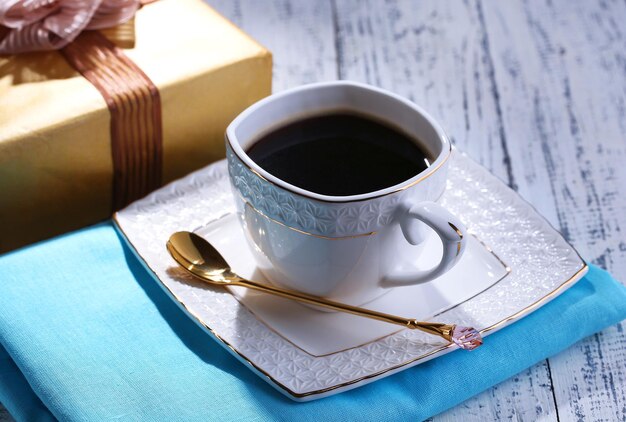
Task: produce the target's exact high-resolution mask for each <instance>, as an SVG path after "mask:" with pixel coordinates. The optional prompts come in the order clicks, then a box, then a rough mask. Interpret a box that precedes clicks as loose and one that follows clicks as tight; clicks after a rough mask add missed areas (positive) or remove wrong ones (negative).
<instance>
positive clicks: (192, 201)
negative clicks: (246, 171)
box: [117, 151, 584, 398]
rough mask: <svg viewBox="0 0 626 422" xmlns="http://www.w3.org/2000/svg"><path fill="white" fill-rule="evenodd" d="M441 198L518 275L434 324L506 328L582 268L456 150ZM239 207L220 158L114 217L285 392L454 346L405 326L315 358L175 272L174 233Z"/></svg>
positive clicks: (334, 382)
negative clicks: (169, 250)
mask: <svg viewBox="0 0 626 422" xmlns="http://www.w3.org/2000/svg"><path fill="white" fill-rule="evenodd" d="M440 202H441V204H442V205H443V206H444V207H447V208H448V209H449V210H450V211H452V212H453V213H455V214H456V215H457V216H458V217H459V218H460V219H461V220H463V222H464V223H465V224H466V225H467V226H468V227H469V228H470V231H471V232H473V233H475V234H476V235H477V236H478V237H480V238H481V239H483V240H484V241H485V242H486V243H487V244H489V245H491V246H492V247H493V249H494V251H495V252H496V253H497V254H498V255H499V256H500V257H502V259H503V260H505V262H507V263H509V265H511V268H512V272H511V274H510V275H509V276H508V277H506V278H505V279H504V280H503V281H502V282H500V283H498V284H496V285H495V286H493V287H492V288H490V289H488V290H487V291H485V292H483V293H481V294H480V295H478V296H476V297H474V298H473V299H471V300H469V301H467V302H465V303H463V304H462V305H460V306H457V307H456V308H453V309H451V310H449V311H447V312H445V313H443V314H441V315H438V316H437V320H438V321H441V322H451V323H455V324H458V325H464V326H471V327H475V328H477V329H479V330H483V329H486V328H489V327H492V326H494V325H496V324H498V325H497V327H495V328H494V329H493V330H487V331H486V332H484V333H483V335H488V334H489V333H491V332H493V331H495V330H496V329H498V328H501V327H503V326H504V325H506V323H501V322H502V321H504V320H507V319H509V318H510V319H511V321H512V320H515V319H517V318H519V317H521V316H523V315H524V314H526V313H528V312H530V310H531V309H530V308H529V307H530V306H531V305H533V304H534V303H535V302H537V301H538V300H541V299H543V298H545V297H546V296H549V295H550V294H552V293H553V292H554V291H555V290H557V289H559V287H561V286H562V285H563V284H564V283H567V282H570V283H572V282H573V281H574V280H575V279H574V278H573V277H574V276H575V275H576V274H577V273H578V272H579V271H580V270H581V269H582V268H583V267H584V263H583V261H582V260H581V259H580V257H579V256H578V254H577V253H576V251H575V250H574V249H573V248H572V247H571V246H569V245H568V244H567V243H566V242H565V240H564V239H563V238H562V236H561V235H560V234H559V233H558V232H556V231H555V230H554V229H553V228H552V227H551V226H550V225H549V224H548V223H547V222H546V221H545V220H544V219H543V218H542V217H541V216H539V215H538V214H537V213H536V211H535V210H534V209H533V208H532V207H531V206H530V205H529V204H528V203H526V202H525V201H524V200H522V199H521V198H520V197H519V196H518V195H517V194H516V193H515V192H513V191H511V190H510V189H509V188H508V187H506V186H505V185H504V184H503V183H502V182H500V181H499V180H498V179H496V178H495V177H494V176H493V175H491V174H490V173H489V172H488V171H487V170H485V169H484V168H482V167H481V166H480V165H478V164H476V163H475V162H473V161H472V160H470V159H469V158H468V157H466V156H464V155H462V154H461V153H459V152H458V151H454V152H453V156H452V157H451V163H450V171H449V177H448V185H447V189H446V192H445V193H444V195H443V196H442V198H441V200H440ZM233 211H234V203H233V199H232V196H231V190H230V186H229V182H228V175H227V171H226V163H225V161H222V162H219V163H216V164H213V165H211V166H209V167H206V168H204V169H202V170H199V171H197V172H195V173H193V174H191V175H189V176H188V177H185V178H183V179H181V180H178V181H176V182H174V183H171V184H169V185H167V186H165V187H164V188H162V189H160V190H158V191H157V192H155V193H153V194H151V195H150V196H148V197H146V198H144V199H142V200H140V201H137V202H135V203H134V204H132V205H130V206H129V207H128V208H126V209H124V210H122V211H121V212H119V213H118V214H117V222H118V224H119V225H120V227H121V229H122V230H123V232H124V234H125V235H126V236H127V238H128V240H129V241H130V243H131V244H132V245H133V247H134V248H135V249H136V251H137V253H138V255H139V256H140V257H141V258H142V259H143V260H144V261H145V263H146V264H147V266H148V267H149V268H150V269H151V270H152V271H153V272H154V273H155V275H156V277H158V279H159V280H161V282H162V283H163V284H164V285H165V286H166V287H167V288H168V289H169V290H170V291H171V292H172V293H173V294H174V295H175V296H176V298H177V299H178V300H179V301H180V302H181V303H182V304H183V306H184V307H185V308H186V309H187V311H188V312H189V313H191V314H192V315H193V316H194V317H195V318H197V320H198V321H200V322H201V323H202V324H203V325H204V326H205V327H208V328H209V329H210V330H211V331H212V332H213V333H214V334H216V335H217V336H219V339H221V341H223V342H227V343H228V344H229V345H230V346H231V347H232V348H233V349H234V350H235V351H236V352H237V353H239V355H240V356H242V357H243V359H246V360H248V361H250V362H251V363H253V364H254V365H255V366H256V367H257V368H258V369H259V370H261V371H262V372H264V373H266V374H267V375H268V376H269V377H270V379H271V380H272V381H273V382H274V383H276V385H277V386H278V387H279V388H281V389H282V391H285V392H287V393H291V394H295V395H302V394H307V393H309V394H315V395H314V396H309V398H315V397H321V396H322V395H323V392H324V390H327V389H332V392H339V391H343V390H345V389H347V388H353V387H355V386H357V385H359V382H356V381H359V380H362V379H363V378H365V377H367V380H371V379H373V378H375V377H377V376H384V375H387V374H390V373H392V372H393V371H392V370H393V369H398V368H402V369H404V368H408V367H410V366H412V365H415V364H418V363H421V362H424V361H425V359H427V358H432V357H436V356H438V355H439V354H441V353H445V352H447V351H450V350H453V347H454V346H450V347H447V348H443V347H444V346H445V343H443V342H442V341H440V339H438V338H437V337H433V336H429V335H426V334H424V333H421V332H418V331H409V330H403V331H400V332H398V333H396V334H393V335H390V336H387V337H385V338H383V339H380V340H377V341H374V342H372V343H369V344H366V345H364V346H361V347H356V348H353V349H350V350H346V351H343V352H338V353H335V354H332V355H328V356H323V357H314V356H311V355H309V354H307V353H305V352H304V351H302V350H300V349H298V348H297V347H295V346H293V345H292V344H291V343H290V342H289V341H287V340H286V339H284V338H282V337H281V336H279V335H278V334H276V333H274V332H273V331H272V330H270V329H269V328H268V327H266V326H265V325H264V324H263V323H261V322H259V321H258V320H257V319H256V318H255V317H254V315H253V314H251V313H250V312H249V311H248V310H247V309H246V308H245V307H244V306H243V305H241V304H240V303H239V302H238V301H237V300H236V299H235V298H234V297H233V296H232V295H230V294H229V293H226V292H225V291H224V290H222V289H214V288H210V287H207V286H206V285H204V284H202V283H199V282H197V281H195V280H193V279H191V278H190V277H188V276H186V275H185V274H184V273H182V270H181V271H176V264H175V262H174V261H173V259H172V258H171V257H170V256H169V255H168V253H167V251H166V250H165V242H166V241H167V239H168V237H169V235H170V234H171V233H173V232H175V231H178V230H194V229H197V228H199V227H201V226H204V225H206V224H207V223H208V222H209V221H211V220H213V219H216V218H219V217H220V216H222V215H224V214H226V213H230V212H233ZM527 308H528V309H527ZM511 317H513V318H511ZM511 321H507V323H508V322H511ZM500 323H501V324H500ZM218 341H219V340H218ZM363 382H365V380H363ZM347 383H351V384H349V385H346V384H347ZM330 393H331V392H329V393H328V394H330Z"/></svg>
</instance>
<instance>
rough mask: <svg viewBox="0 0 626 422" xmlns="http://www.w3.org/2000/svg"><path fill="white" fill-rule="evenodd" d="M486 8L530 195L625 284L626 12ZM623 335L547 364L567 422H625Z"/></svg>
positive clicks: (584, 5) (515, 150)
mask: <svg viewBox="0 0 626 422" xmlns="http://www.w3.org/2000/svg"><path fill="white" fill-rule="evenodd" d="M483 7H484V16H485V21H486V27H487V28H488V32H489V33H492V34H499V35H500V36H498V37H492V42H491V51H492V57H493V62H494V68H495V78H496V82H497V84H498V86H501V87H506V89H503V90H502V95H501V102H502V104H504V105H505V107H503V113H502V114H503V122H504V127H505V132H506V133H507V134H510V135H509V145H510V153H511V156H512V157H516V160H514V162H513V164H514V165H513V176H514V179H515V181H516V183H517V185H518V188H519V191H520V193H522V195H524V196H525V197H526V198H527V199H529V200H530V201H531V202H532V203H533V204H535V206H536V207H537V208H538V209H539V210H540V211H541V212H542V213H543V214H544V215H546V216H547V217H548V219H549V220H550V221H551V222H552V223H553V224H554V225H555V226H556V227H557V228H559V229H560V230H561V232H562V233H563V234H564V235H565V236H566V237H567V238H568V239H569V240H570V241H571V242H572V243H573V244H574V245H575V246H576V248H577V249H578V250H579V251H580V253H581V254H582V255H583V256H585V257H587V259H589V260H591V261H592V262H593V263H595V264H598V265H600V266H602V267H604V268H606V269H608V270H609V271H611V272H612V273H613V274H614V275H615V276H616V277H617V278H618V279H620V280H622V282H624V281H626V241H625V239H626V236H625V235H624V233H623V231H622V230H623V229H625V228H626V226H625V225H624V223H623V219H624V217H626V186H625V184H626V167H625V166H624V162H625V161H624V159H625V158H626V137H625V135H624V134H625V133H626V132H625V129H626V26H625V25H624V23H625V22H626V3H625V2H623V1H598V2H595V1H594V2H568V1H562V0H555V1H544V0H533V1H528V2H515V3H511V4H509V5H508V7H500V6H499V5H497V4H495V3H494V2H484V3H483ZM517 157H520V159H519V160H517ZM518 161H519V164H517V163H518ZM623 328H624V323H621V324H618V325H617V326H615V327H612V328H609V329H607V330H605V331H603V332H602V333H599V334H596V335H594V336H591V337H589V338H587V339H585V340H584V341H582V342H580V343H578V344H576V345H575V346H574V347H572V348H570V349H568V350H566V351H564V352H563V353H561V354H559V355H558V356H556V357H554V358H551V359H550V360H549V363H550V369H551V373H552V384H553V389H554V394H555V398H556V404H557V408H558V413H559V416H560V417H561V419H562V420H583V419H584V420H594V421H596V420H604V421H619V420H626V335H625V333H624V329H623Z"/></svg>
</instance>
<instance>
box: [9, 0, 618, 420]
mask: <svg viewBox="0 0 626 422" xmlns="http://www.w3.org/2000/svg"><path fill="white" fill-rule="evenodd" d="M208 2H209V3H210V4H212V5H213V6H214V7H215V8H217V10H219V11H220V12H221V13H223V14H224V15H225V16H226V17H228V18H229V19H231V20H232V21H233V22H234V23H235V24H236V25H238V26H240V27H241V28H243V29H244V30H245V31H247V32H248V33H249V34H250V35H252V36H253V37H254V38H256V39H257V40H259V41H260V42H261V43H263V44H264V45H265V46H267V47H268V48H269V49H270V50H271V51H272V52H273V53H274V60H275V65H274V91H281V90H283V89H285V88H289V87H294V86H297V85H301V84H304V83H309V82H316V81H326V80H333V79H352V80H357V81H362V82H366V83H369V84H373V85H378V86H381V87H384V88H387V89H389V90H391V91H394V92H396V93H399V94H401V95H404V96H406V97H407V98H410V99H411V100H413V101H415V102H416V103H418V104H420V105H422V106H423V107H424V108H425V109H427V110H429V111H430V112H431V113H432V114H433V115H434V117H435V118H436V119H438V120H439V121H440V122H441V123H442V124H443V126H444V127H445V128H446V129H447V131H448V133H449V134H450V136H451V137H452V139H453V142H454V143H455V144H456V145H457V146H458V147H459V148H460V149H462V150H463V151H465V152H467V153H468V154H469V155H470V156H471V157H473V158H474V159H475V160H477V161H479V162H480V163H482V164H483V165H484V166H486V167H487V168H489V169H490V170H491V171H492V172H493V173H494V174H496V175H497V176H498V177H500V178H501V179H502V180H504V181H505V182H506V183H508V184H509V185H510V186H511V187H513V188H514V189H516V190H517V191H518V192H519V193H520V194H521V195H522V196H524V197H525V198H526V199H527V200H529V201H530V202H531V203H532V204H534V205H535V206H536V208H537V209H538V210H539V211H540V212H541V213H542V214H543V215H545V216H546V217H547V218H548V219H549V220H550V222H551V223H552V224H553V225H554V226H555V227H557V228H558V229H560V230H561V232H562V233H563V234H564V235H565V237H566V238H567V239H568V240H569V241H570V242H571V243H572V244H574V246H575V247H576V248H577V249H578V250H579V252H580V253H581V254H582V255H583V256H584V257H586V259H588V260H589V261H590V262H593V263H594V264H597V265H600V266H601V267H604V268H606V269H608V270H609V271H611V272H612V273H613V274H614V275H615V276H616V277H617V278H618V279H621V280H623V281H626V224H625V223H624V221H623V220H624V219H626V135H624V134H625V133H626V2H624V1H623V0H619V1H618V0H615V1H609V0H607V1H582V0H581V1H578V2H571V1H567V0H551V1H550V0H528V1H507V2H504V1H496V0H490V1H487V0H485V1H476V0H466V1H461V0H458V1H452V0H450V1H437V0H432V1H410V0H406V1H382V0H370V1H356V0H341V1H340V0H334V1H333V0H313V1H306V0H208ZM622 230H623V231H622ZM624 328H625V327H624V323H621V324H618V325H617V326H614V327H611V328H608V329H606V330H604V331H603V332H601V333H599V334H596V335H594V336H591V337H589V338H587V339H585V340H583V341H581V342H579V343H578V344H576V345H574V346H573V347H571V348H570V349H568V350H566V351H564V352H562V353H561V354H559V355H557V356H555V357H553V358H550V359H548V360H546V361H543V362H540V363H538V364H537V365H535V366H533V367H532V368H530V369H528V370H526V371H525V372H523V373H521V374H518V375H517V376H515V377H513V378H511V379H509V380H507V381H505V382H503V383H501V384H499V385H497V386H495V387H493V388H491V389H490V390H488V391H486V392H484V393H482V394H480V395H478V396H476V397H474V398H472V399H470V400H468V401H466V402H465V403H463V404H461V405H459V406H457V407H456V408H453V409H451V410H449V411H448V412H446V413H444V414H441V415H438V416H436V417H435V418H433V419H434V420H438V421H444V420H457V419H462V420H464V421H474V420H475V421H489V420H496V419H516V420H537V419H541V420H542V421H559V420H560V421H570V420H585V421H591V420H593V421H597V420H603V421H621V420H626V330H625V329H624ZM9 418H10V417H9V416H8V414H7V413H6V411H4V410H3V409H2V408H1V407H0V421H4V420H9Z"/></svg>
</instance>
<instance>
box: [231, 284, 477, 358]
mask: <svg viewBox="0 0 626 422" xmlns="http://www.w3.org/2000/svg"><path fill="white" fill-rule="evenodd" d="M229 284H230V285H237V286H241V287H247V288H250V289H254V290H258V291H261V292H264V293H269V294H272V295H275V296H280V297H284V298H287V299H292V300H296V301H298V302H303V303H308V304H309V305H316V306H322V307H324V308H328V309H333V310H335V311H341V312H347V313H350V314H353V315H358V316H362V317H366V318H371V319H376V320H379V321H384V322H388V323H391V324H396V325H401V326H403V327H405V328H409V329H412V330H420V331H423V332H426V333H428V334H433V335H436V336H439V337H442V338H444V339H445V340H447V341H450V342H453V343H455V344H456V345H457V346H459V347H460V348H462V349H466V350H472V349H475V348H476V347H478V346H480V345H481V344H482V337H481V335H480V333H479V332H478V331H476V330H475V329H473V328H471V327H461V326H457V325H454V324H443V323H439V322H422V321H417V320H416V319H410V318H403V317H399V316H396V315H390V314H386V313H383V312H377V311H373V310H370V309H365V308H360V307H357V306H352V305H348V304H345V303H340V302H335V301H332V300H328V299H325V298H322V297H319V296H313V295H308V294H306V293H300V292H296V291H293V290H287V289H282V288H280V287H274V286H270V285H267V284H261V283H257V282H254V281H251V280H246V279H243V278H240V277H238V278H236V279H234V280H231V281H230V283H229Z"/></svg>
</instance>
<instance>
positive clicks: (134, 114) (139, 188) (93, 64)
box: [60, 31, 163, 211]
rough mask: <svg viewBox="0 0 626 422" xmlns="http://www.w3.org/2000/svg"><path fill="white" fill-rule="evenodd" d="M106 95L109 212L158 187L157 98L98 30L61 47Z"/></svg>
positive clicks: (159, 132)
mask: <svg viewBox="0 0 626 422" xmlns="http://www.w3.org/2000/svg"><path fill="white" fill-rule="evenodd" d="M60 52H61V54H62V55H63V56H64V57H65V59H66V60H67V61H68V63H69V64H70V65H71V66H72V67H74V68H75V69H76V70H77V71H78V72H80V74H81V75H82V76H83V77H85V79H87V80H88V81H89V82H91V84H93V86H94V87H96V89H97V90H98V91H100V94H101V95H102V97H103V98H104V99H105V101H106V103H107V106H108V108H109V112H110V114H111V123H110V132H111V153H112V157H113V203H112V205H113V211H116V210H119V209H121V208H123V207H125V206H126V205H128V204H129V203H131V202H132V201H134V200H136V199H139V198H141V197H143V196H145V195H146V194H148V193H149V192H151V191H152V190H154V189H156V188H158V187H159V186H161V178H162V165H163V130H162V120H161V98H160V96H159V91H158V89H157V87H156V86H155V85H154V83H153V82H152V81H151V80H150V78H148V76H147V75H146V74H145V73H144V72H143V71H142V70H141V69H140V68H139V67H138V66H137V65H136V64H135V63H133V62H132V61H131V60H130V59H129V58H128V57H127V56H126V54H124V52H123V51H122V50H121V49H120V48H118V47H117V46H116V45H115V44H113V43H112V42H111V41H109V40H108V39H107V38H106V37H105V36H104V35H102V34H101V33H100V32H99V31H83V32H82V33H81V34H80V35H79V36H78V37H77V38H76V39H75V40H74V41H73V42H71V43H70V44H68V45H67V46H65V47H63V48H62V49H61V50H60Z"/></svg>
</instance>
